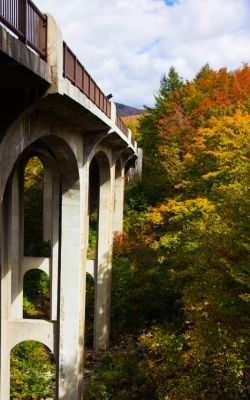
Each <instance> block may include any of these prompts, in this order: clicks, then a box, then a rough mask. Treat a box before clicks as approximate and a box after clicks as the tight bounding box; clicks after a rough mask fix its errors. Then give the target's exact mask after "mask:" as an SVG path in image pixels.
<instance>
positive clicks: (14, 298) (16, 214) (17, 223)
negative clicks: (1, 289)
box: [10, 169, 23, 319]
mask: <svg viewBox="0 0 250 400" xmlns="http://www.w3.org/2000/svg"><path fill="white" fill-rule="evenodd" d="M22 182H23V179H22V174H21V173H20V171H19V170H18V169H16V171H15V172H14V175H13V177H12V180H11V200H10V202H11V214H10V218H11V221H10V263H11V318H14V319H21V318H23V279H22V256H23V201H22V200H23V199H22V197H23V196H22V194H21V192H22Z"/></svg>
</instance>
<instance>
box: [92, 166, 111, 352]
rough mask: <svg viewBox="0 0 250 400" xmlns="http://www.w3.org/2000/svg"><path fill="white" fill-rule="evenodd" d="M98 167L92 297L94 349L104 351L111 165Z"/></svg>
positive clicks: (108, 295)
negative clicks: (96, 242) (95, 246)
mask: <svg viewBox="0 0 250 400" xmlns="http://www.w3.org/2000/svg"><path fill="white" fill-rule="evenodd" d="M99 168H100V197H99V221H98V248H97V260H96V297H95V321H94V347H95V348H96V349H106V347H107V346H108V342H109V325H110V298H111V270H112V246H113V226H112V224H113V209H114V176H115V166H114V165H113V166H112V167H111V168H110V167H108V166H107V164H106V163H104V162H103V161H102V160H101V161H99Z"/></svg>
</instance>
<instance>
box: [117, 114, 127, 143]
mask: <svg viewBox="0 0 250 400" xmlns="http://www.w3.org/2000/svg"><path fill="white" fill-rule="evenodd" d="M116 125H117V126H118V128H119V129H120V131H122V133H124V135H125V136H127V137H128V128H127V127H126V125H125V124H124V122H123V120H122V119H121V116H120V115H119V114H118V113H116Z"/></svg>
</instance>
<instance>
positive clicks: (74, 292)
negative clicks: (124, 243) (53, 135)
mask: <svg viewBox="0 0 250 400" xmlns="http://www.w3.org/2000/svg"><path fill="white" fill-rule="evenodd" d="M80 225H81V222H80V190H79V183H76V184H74V186H73V187H71V188H69V189H68V188H67V189H66V188H64V187H62V210H61V271H60V328H59V395H58V398H59V399H60V400H77V399H80V390H79V387H81V376H80V375H79V357H78V354H79V351H80V353H81V347H82V345H83V343H82V341H83V338H82V337H81V336H80V324H81V322H80V318H81V302H82V298H81V284H82V281H83V276H82V275H83V274H82V270H81V243H80V242H81V240H80ZM82 335H83V333H82Z"/></svg>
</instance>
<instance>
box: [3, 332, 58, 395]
mask: <svg viewBox="0 0 250 400" xmlns="http://www.w3.org/2000/svg"><path fill="white" fill-rule="evenodd" d="M10 398H11V399H12V400H16V399H20V400H21V399H23V400H34V399H35V400H43V399H51V400H52V399H53V400H54V399H56V363H55V358H54V356H53V354H52V353H51V351H50V350H49V349H48V348H47V347H46V346H45V345H43V344H42V343H40V342H37V341H34V340H27V341H24V342H21V343H19V344H18V345H16V346H15V347H14V348H13V349H12V351H11V354H10Z"/></svg>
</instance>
